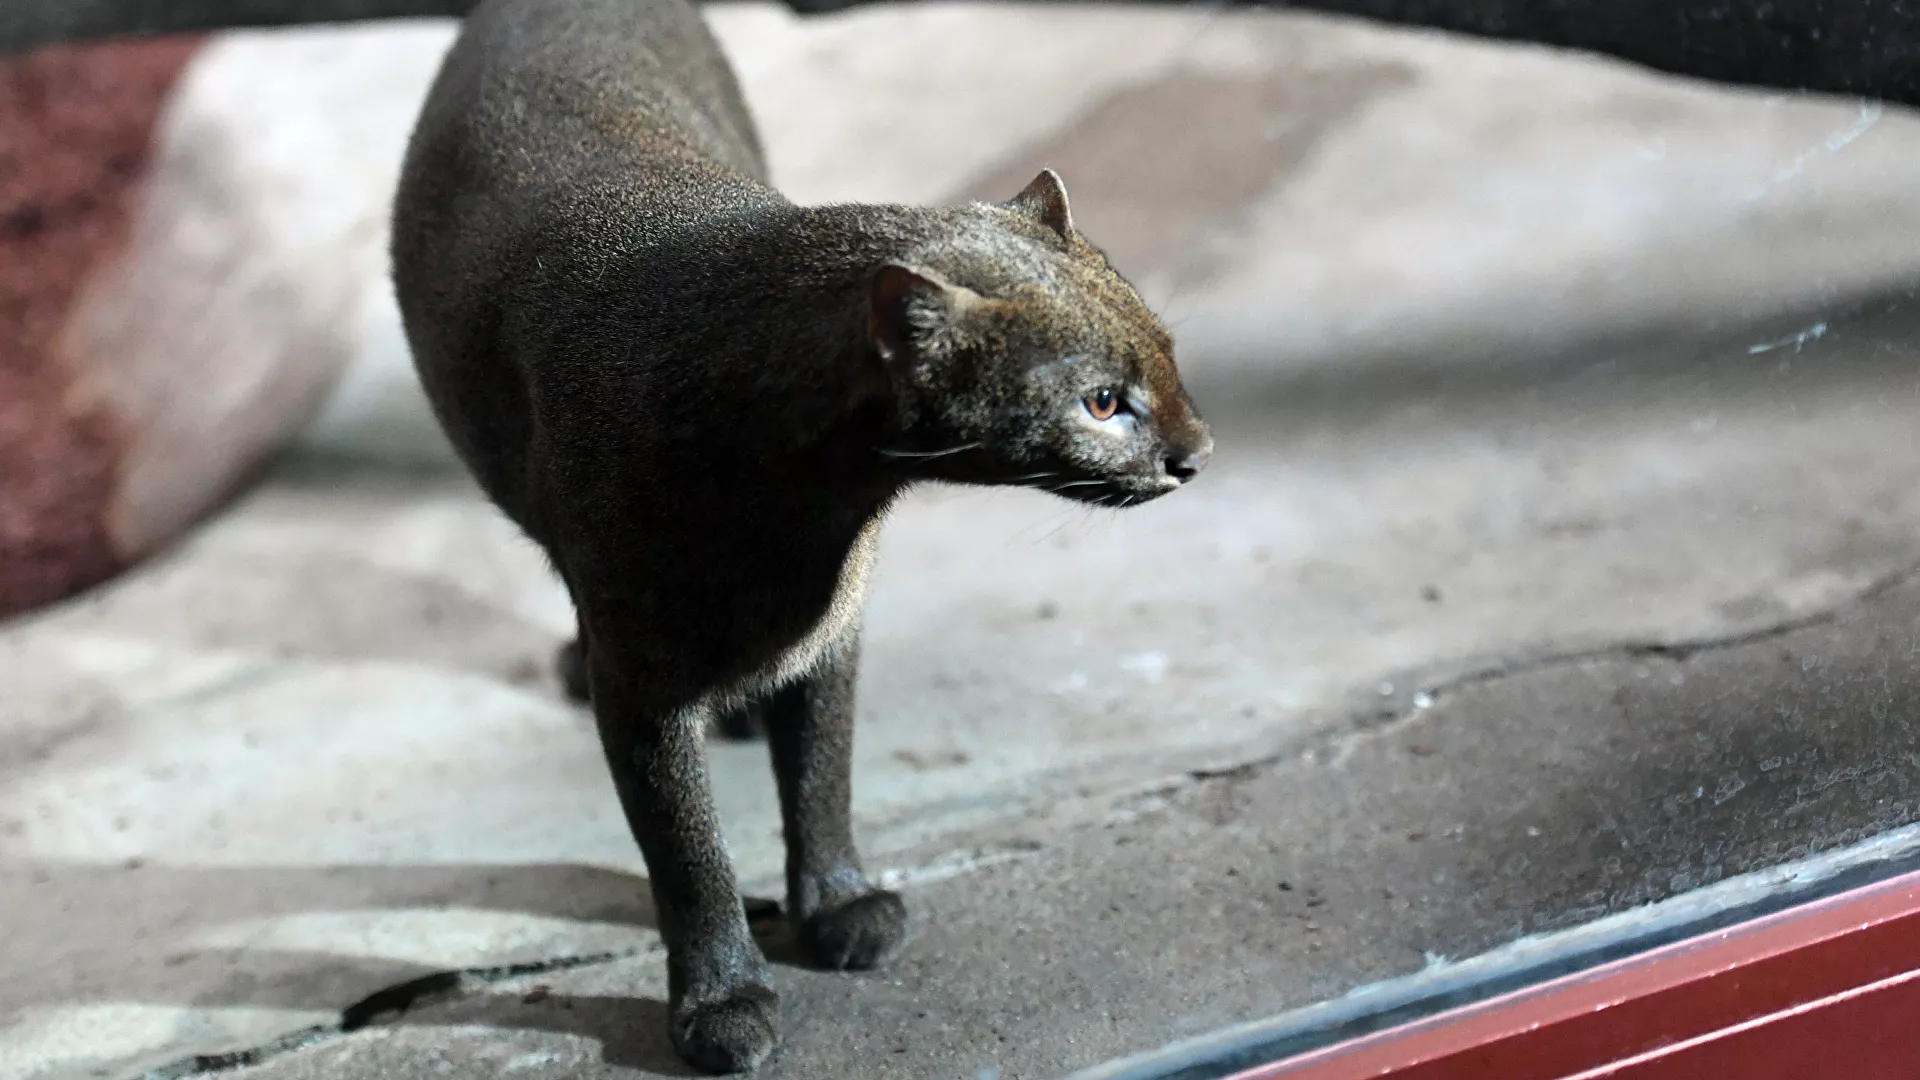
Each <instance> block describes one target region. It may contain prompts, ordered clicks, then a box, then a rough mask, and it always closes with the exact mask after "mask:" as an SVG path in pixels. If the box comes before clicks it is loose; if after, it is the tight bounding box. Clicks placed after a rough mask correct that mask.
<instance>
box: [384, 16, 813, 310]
mask: <svg viewBox="0 0 1920 1080" xmlns="http://www.w3.org/2000/svg"><path fill="white" fill-rule="evenodd" d="M764 176H765V166H764V163H763V160H762V155H761V150H760V144H759V140H758V138H757V136H756V135H755V133H754V129H753V123H752V119H751V117H750V116H749V114H748V112H747V108H746V104H745V102H744V100H743V98H742V97H741V94H740V89H739V86H738V84H737V82H736V81H735V79H734V76H733V71H732V69H731V68H730V67H729V66H728V64H727V62H726V59H725V57H724V56H723V55H722V54H721V52H720V48H719V44H718V43H717V42H716V41H715V40H714V38H713V36H712V34H711V32H710V31H709V30H708V29H707V26H706V24H705V22H704V21H703V20H702V19H701V17H700V14H699V12H698V11H696V10H695V9H694V8H693V6H692V5H691V4H690V3H688V2H687V0H483V2H482V3H481V4H480V5H479V6H478V7H476V8H475V9H474V10H473V12H472V14H470V15H469V16H468V17H467V19H466V21H465V23H464V24H463V25H462V27H461V31H460V35H459V37H458V38H457V40H456V41H455V43H454V45H453V48H452V50H451V51H450V52H449V53H448V55H447V58H446V60H445V61H444V63H443V64H442V67H441V70H440V73H439V75H438V77H437V78H436V80H435V82H434V84H433V87H432V89H431V91H430V92H429V94H428V97H427V101H426V103H425V105H424V106H423V108H422V110H421V115H420V119H419V121H418V122H417V124H416V126H415V129H414V134H413V138H412V140H411V142H410V144H409V146H408V152H407V156H406V160H405V162H404V165H403V167H402V173H401V181H400V186H399V191H398V194H397V196H396V199H395V207H394V270H395V277H396V284H397V285H398V286H399V288H400V290H401V292H402V294H403V297H402V299H403V303H404V302H405V300H406V295H405V294H408V293H421V294H425V293H439V294H444V292H445V291H446V289H447V288H448V287H449V286H455V287H457V286H459V285H461V284H462V283H468V282H470V283H473V284H474V285H475V286H476V287H477V286H479V285H480V283H481V281H482V280H483V279H489V280H491V279H497V277H498V275H500V274H502V273H507V272H509V271H510V269H511V268H510V266H509V265H508V264H511V263H512V262H513V261H514V260H515V259H516V258H534V257H537V253H535V252H533V251H530V250H529V248H551V249H553V250H555V251H557V252H560V253H563V254H564V253H567V252H578V253H580V254H581V255H583V256H585V257H589V258H591V257H593V256H594V255H595V253H596V252H597V251H599V249H601V248H604V247H605V246H606V245H607V244H608V243H609V242H610V241H611V240H613V238H616V237H618V238H623V239H628V240H633V241H635V242H644V240H645V238H646V237H647V236H648V235H650V234H653V235H659V234H665V233H670V232H673V231H676V230H683V229H685V228H687V227H688V226H689V225H690V224H691V225H694V226H697V225H698V223H699V222H700V221H701V219H703V218H709V217H713V216H716V215H723V214H726V213H728V212H731V211H733V210H735V209H738V208H739V207H741V206H747V205H752V204H755V203H759V202H764V201H769V200H777V199H778V196H776V195H774V194H773V193H772V191H771V190H770V189H768V188H767V187H766V186H765V184H764ZM489 287H490V286H489Z"/></svg>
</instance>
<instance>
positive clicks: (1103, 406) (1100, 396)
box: [1085, 386, 1120, 420]
mask: <svg viewBox="0 0 1920 1080" xmlns="http://www.w3.org/2000/svg"><path fill="white" fill-rule="evenodd" d="M1085 401H1086V406H1087V413H1088V414H1089V415H1091V416H1092V417H1093V418H1094V419H1095V420H1111V419H1113V414H1114V413H1117V412H1119V411H1120V395H1119V394H1117V393H1115V392H1114V390H1113V388H1112V387H1108V386H1103V387H1101V388H1100V389H1098V390H1095V391H1094V392H1093V393H1091V394H1088V395H1087V396H1086V398H1085Z"/></svg>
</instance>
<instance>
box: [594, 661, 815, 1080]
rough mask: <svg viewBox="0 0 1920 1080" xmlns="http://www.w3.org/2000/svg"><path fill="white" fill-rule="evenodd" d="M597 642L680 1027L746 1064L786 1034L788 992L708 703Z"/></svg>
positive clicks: (697, 1056) (690, 1047) (611, 736)
mask: <svg viewBox="0 0 1920 1080" xmlns="http://www.w3.org/2000/svg"><path fill="white" fill-rule="evenodd" d="M591 640H592V646H591V647H590V648H589V649H587V651H586V658H587V669H588V678H589V681H590V683H591V684H592V686H591V688H592V697H593V713H594V719H595V721H596V722H597V724H598V726H599V729H600V741H601V744H602V746H603V747H604V748H605V750H606V755H607V764H608V766H609V768H610V769H611V770H612V773H613V780H614V787H615V788H616V790H617V791H618V792H619V795H620V803H621V806H622V808H623V809H624V810H625V811H626V817H627V823H628V825H629V826H630V827H631V828H632V830H633V835H634V838H635V839H636V840H638V841H639V843H640V850H641V852H642V854H644V855H645V856H646V860H647V877H648V880H649V882H650V883H651V885H652V888H653V899H654V907H655V909H656V911H657V913H658V917H659V923H660V936H661V937H662V938H663V939H664V940H665V942H666V946H667V986H668V998H669V1001H668V1011H669V1018H668V1023H669V1029H670V1031H669V1033H670V1035H671V1037H672V1039H673V1045H674V1049H676V1050H677V1051H679V1053H680V1056H681V1057H682V1058H684V1059H686V1061H687V1062H688V1063H689V1064H692V1065H694V1066H695V1067H697V1068H701V1069H705V1070H707V1071H709V1072H717V1073H731V1072H745V1071H749V1070H751V1069H753V1068H755V1067H756V1066H758V1065H759V1064H760V1063H761V1062H762V1061H763V1060H765V1059H766V1057H767V1055H768V1054H769V1053H771V1052H772V1051H773V1049H774V1047H775V1045H776V1044H777V1043H778V1042H779V999H778V998H777V997H776V996H775V994H774V992H773V989H772V987H771V986H770V985H769V983H770V972H769V970H768V967H767V961H766V958H765V956H763V955H762V954H761V952H760V946H759V945H758V944H756V943H755V942H754V940H753V936H752V934H751V933H750V932H749V931H748V929H747V920H746V914H745V912H744V911H743V910H742V907H741V901H740V890H739V886H738V884H737V883H736V882H735V879H734V873H733V865H732V863H731V862H730V861H729V859H728V857H727V852H726V847H725V844H724V843H723V842H722V840H721V836H720V819H719V815H718V814H717V813H715V811H714V806H713V790H712V785H711V783H710V781H709V779H708V775H707V762H706V746H705V738H704V736H705V729H706V726H707V724H708V722H709V720H710V717H709V716H708V715H707V714H706V710H705V709H702V708H698V707H694V706H692V705H690V704H689V703H688V699H687V697H686V696H684V695H669V694H666V693H663V692H662V691H661V689H660V687H659V686H657V685H649V680H647V679H645V678H644V677H642V678H634V677H632V675H631V673H632V672H634V671H640V672H645V671H646V670H647V668H648V666H649V665H640V664H636V663H634V662H633V661H634V659H635V658H634V657H632V656H627V657H625V658H624V659H625V660H627V661H628V662H627V663H625V664H624V665H623V662H622V661H623V653H622V650H621V649H619V648H618V647H609V646H608V645H607V644H606V643H605V639H604V638H603V637H600V636H595V637H593V638H592V639H591Z"/></svg>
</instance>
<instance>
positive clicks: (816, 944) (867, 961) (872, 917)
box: [763, 629, 907, 970]
mask: <svg viewBox="0 0 1920 1080" xmlns="http://www.w3.org/2000/svg"><path fill="white" fill-rule="evenodd" d="M859 664H860V639H859V633H858V630H857V629H855V630H853V631H851V632H849V633H848V634H847V636H846V637H845V638H844V639H843V640H842V641H841V642H840V643H839V644H838V645H836V646H835V647H834V648H832V649H831V650H829V651H828V653H827V655H826V656H825V657H824V658H822V660H821V661H820V663H819V665H818V666H817V667H816V668H815V670H814V671H813V672H812V673H811V674H810V675H808V676H806V677H804V678H802V679H800V680H798V681H796V682H795V683H793V684H792V685H789V686H787V687H784V688H782V689H781V690H779V691H777V692H775V693H774V694H773V695H772V697H770V698H769V699H768V700H767V702H766V706H765V711H764V721H763V722H764V724H765V728H766V738H767V745H768V747H769V748H770V749H771V750H772V752H773V771H774V778H775V779H776V780H777V781H778V783H779V787H780V813H781V818H782V821H783V823H784V824H785V826H786V840H787V905H788V912H789V917H790V918H791V919H792V921H793V925H794V928H795V930H796V931H797V932H798V934H799V937H800V941H801V944H802V946H803V947H804V948H805V949H806V950H807V952H808V954H809V955H810V956H811V958H812V959H813V961H814V962H815V963H817V964H819V965H820V966H822V967H826V968H830V969H833V970H846V969H850V968H870V967H874V966H875V965H878V964H880V963H882V962H884V961H886V960H887V959H889V958H891V957H892V956H893V955H894V954H895V953H896V952H898V951H899V950H900V947H901V945H903V944H904V943H905V942H906V937H907V909H906V905H905V904H903V903H901V900H900V897H899V896H898V895H897V894H895V893H892V892H888V891H887V890H885V889H880V888H876V887H875V886H874V885H873V884H871V883H870V882H868V881H867V878H866V875H865V874H864V873H863V872H862V871H861V869H860V856H859V853H858V852H857V851H855V850H854V845H853V820H852V818H853V815H852V773H853V695H854V683H855V678H856V675H857V673H858V669H859Z"/></svg>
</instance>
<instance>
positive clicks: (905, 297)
mask: <svg viewBox="0 0 1920 1080" xmlns="http://www.w3.org/2000/svg"><path fill="white" fill-rule="evenodd" d="M980 302H981V297H980V294H979V293H976V292H974V291H973V290H971V289H967V288H964V287H962V286H959V285H955V284H953V283H951V282H949V281H946V280H945V279H943V278H941V277H940V276H939V275H938V274H935V273H933V272H932V271H930V270H925V269H921V268H919V267H914V266H906V265H903V264H900V263H888V264H887V265H885V266H882V267H881V268H880V269H879V270H877V271H875V272H874V275H873V284H872V288H871V290H870V292H869V295H868V300H867V337H868V340H870V341H871V342H872V343H873V347H874V350H875V351H876V352H878V353H879V354H880V356H881V358H882V359H884V360H886V361H887V362H888V363H890V364H894V363H902V362H916V363H924V362H926V361H930V360H935V359H937V358H938V357H939V356H940V355H942V354H943V353H945V352H946V351H948V349H949V348H950V346H951V344H952V342H953V339H954V332H955V329H956V324H957V323H958V321H959V320H960V318H961V317H962V316H963V315H964V314H965V313H966V312H967V310H968V309H970V308H972V307H974V306H975V305H977V304H979V303H980Z"/></svg>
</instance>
